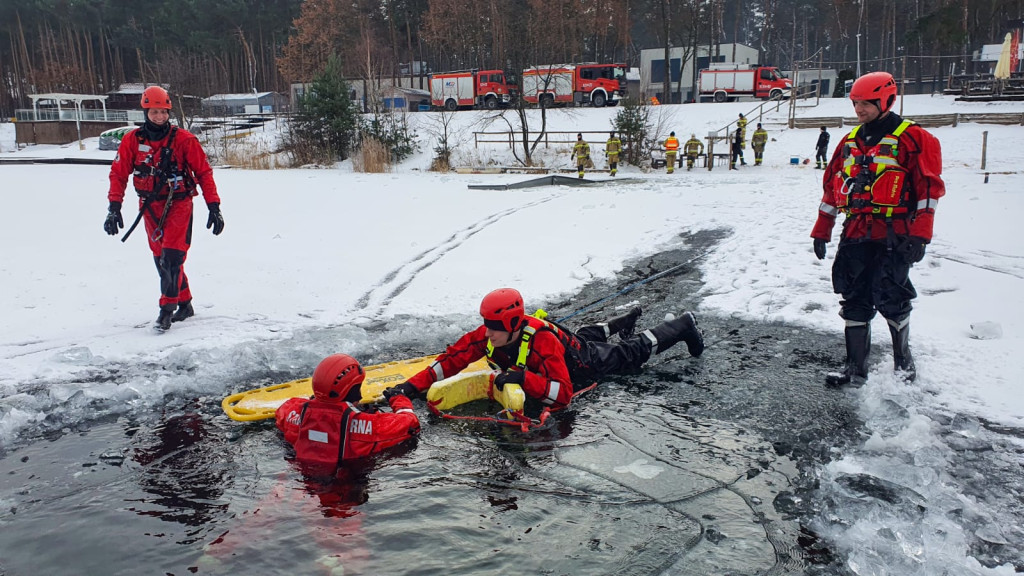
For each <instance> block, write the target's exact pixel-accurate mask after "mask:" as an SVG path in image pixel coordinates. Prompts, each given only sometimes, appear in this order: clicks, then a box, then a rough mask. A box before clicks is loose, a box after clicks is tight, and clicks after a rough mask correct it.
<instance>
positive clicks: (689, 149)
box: [683, 134, 704, 170]
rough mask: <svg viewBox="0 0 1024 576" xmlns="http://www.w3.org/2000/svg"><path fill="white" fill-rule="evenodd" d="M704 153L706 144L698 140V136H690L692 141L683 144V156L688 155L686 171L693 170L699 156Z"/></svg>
mask: <svg viewBox="0 0 1024 576" xmlns="http://www.w3.org/2000/svg"><path fill="white" fill-rule="evenodd" d="M703 153H704V143H703V142H701V141H700V140H697V135H696V134H690V139H689V140H687V141H686V144H683V154H685V155H686V169H687V170H693V163H694V162H696V161H697V156H700V155H701V154H703Z"/></svg>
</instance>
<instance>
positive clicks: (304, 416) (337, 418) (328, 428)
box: [276, 354, 420, 467]
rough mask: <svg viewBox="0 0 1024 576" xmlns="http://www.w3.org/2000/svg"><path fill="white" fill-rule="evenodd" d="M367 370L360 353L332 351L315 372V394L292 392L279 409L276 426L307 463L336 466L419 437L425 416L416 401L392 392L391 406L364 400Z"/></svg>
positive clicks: (299, 457) (296, 454)
mask: <svg viewBox="0 0 1024 576" xmlns="http://www.w3.org/2000/svg"><path fill="white" fill-rule="evenodd" d="M365 378H366V373H365V372H364V371H363V368H362V366H360V365H359V362H357V361H356V359H355V358H353V357H351V356H349V355H348V354H333V355H331V356H328V357H327V358H324V359H323V361H322V362H320V364H319V365H318V366H317V367H316V370H315V371H314V372H313V398H312V399H307V398H291V399H289V400H288V401H287V402H285V403H284V404H282V405H281V406H280V407H279V408H278V409H277V412H276V417H277V427H278V428H279V429H280V430H281V431H282V432H284V439H285V440H287V441H288V443H289V444H291V445H292V446H293V447H294V448H295V459H296V460H298V461H299V462H301V463H303V464H311V465H317V466H324V467H337V466H338V465H340V464H341V463H342V462H343V461H348V460H354V459H357V458H365V457H367V456H370V455H372V454H376V453H378V452H381V451H384V450H386V449H388V448H391V447H392V446H395V445H397V444H400V443H402V442H405V441H406V440H409V439H410V438H413V437H415V436H416V435H418V434H419V432H420V421H419V418H417V417H416V414H415V413H413V411H412V402H411V401H410V400H409V399H408V398H406V397H405V396H402V395H393V396H391V397H390V398H388V404H389V405H390V406H391V410H392V411H391V412H381V411H378V410H377V409H376V408H374V407H373V406H368V405H363V404H359V401H360V399H361V398H362V382H363V380H364V379H365Z"/></svg>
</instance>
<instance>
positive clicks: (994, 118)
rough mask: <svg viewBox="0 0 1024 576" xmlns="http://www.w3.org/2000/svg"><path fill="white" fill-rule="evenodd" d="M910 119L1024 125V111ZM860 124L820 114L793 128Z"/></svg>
mask: <svg viewBox="0 0 1024 576" xmlns="http://www.w3.org/2000/svg"><path fill="white" fill-rule="evenodd" d="M908 119H909V120H913V121H914V122H917V123H918V124H920V125H921V126H924V127H925V128H938V127H940V126H953V127H956V126H958V125H959V124H960V123H961V122H973V123H975V124H1002V125H1004V126H1024V113H1021V112H990V113H973V112H962V113H961V112H958V113H955V114H922V115H915V116H910V117H909V118H908ZM858 124H860V122H858V121H857V118H856V117H838V116H820V117H814V118H811V117H805V118H795V119H794V120H793V125H792V126H791V128H818V127H819V126H828V127H829V128H842V127H844V126H856V125H858Z"/></svg>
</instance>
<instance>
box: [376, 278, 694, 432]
mask: <svg viewBox="0 0 1024 576" xmlns="http://www.w3.org/2000/svg"><path fill="white" fill-rule="evenodd" d="M640 313H641V310H640V308H639V307H635V308H633V309H632V310H630V311H629V312H628V313H627V314H624V315H622V316H619V317H617V318H613V319H611V320H609V321H608V323H606V324H597V325H594V326H584V327H583V328H580V329H579V330H577V331H575V332H573V331H570V330H568V329H566V328H565V327H563V326H560V325H558V324H556V323H554V322H551V321H547V320H542V319H539V318H535V317H534V316H528V315H527V314H526V311H525V307H524V305H523V297H522V295H520V293H519V291H518V290H515V289H512V288H500V289H498V290H495V291H493V292H491V293H490V294H488V295H487V296H485V297H484V299H483V302H481V304H480V316H482V317H483V320H484V323H483V326H480V327H479V328H477V329H476V330H473V331H472V332H470V333H468V334H466V335H464V336H463V337H462V338H459V340H458V342H456V343H455V344H454V345H452V346H449V347H448V349H447V350H446V351H445V352H444V353H443V354H441V355H439V356H438V357H437V359H435V360H434V362H433V363H432V364H431V365H430V366H428V367H427V368H425V369H423V370H422V371H421V372H419V373H417V374H416V375H414V376H413V377H411V378H409V381H408V382H405V383H403V384H400V385H398V386H395V387H394V388H389V389H388V390H385V391H384V395H385V397H388V398H395V397H396V395H399V394H404V395H406V396H409V397H416V396H419V395H420V394H422V393H423V392H425V391H426V390H427V389H428V388H430V386H431V384H433V383H434V382H437V381H438V380H443V379H445V378H448V377H450V376H454V375H455V374H458V373H459V372H461V371H462V370H464V369H465V368H466V367H467V366H469V365H470V364H471V363H473V362H475V361H476V360H478V359H480V358H483V357H485V356H486V357H487V359H488V361H489V362H490V363H491V365H492V366H496V367H497V368H498V369H500V370H501V373H500V374H498V375H497V376H495V377H494V386H495V387H496V388H498V389H499V390H501V389H503V387H504V385H505V384H507V383H514V384H519V385H520V386H522V388H523V392H525V393H526V396H527V408H528V411H529V412H532V411H533V410H532V409H531V406H530V404H531V403H533V404H534V406H533V407H534V408H536V407H537V406H536V403H539V404H540V405H541V407H547V408H549V409H551V410H559V409H561V408H565V407H566V406H567V405H568V404H569V401H570V400H571V399H572V397H573V389H574V388H573V387H574V386H577V387H578V388H583V387H586V386H588V385H590V383H592V382H596V381H598V380H600V379H601V378H603V377H604V376H606V375H608V374H628V373H631V372H633V371H635V370H637V369H639V368H640V367H641V366H643V364H644V363H645V362H647V360H648V359H649V358H650V357H651V354H661V353H662V352H664V351H665V350H667V349H669V348H670V347H672V346H673V345H675V344H676V343H678V342H686V347H687V349H688V350H689V352H690V355H691V356H693V357H695V358H696V357H699V356H700V355H701V354H702V353H703V352H704V336H703V335H702V334H701V332H700V330H699V329H698V328H697V319H696V317H695V316H694V315H693V313H692V312H685V313H684V314H682V315H681V316H680V317H678V318H676V319H674V320H669V321H667V322H664V323H662V324H659V325H658V326H655V327H654V328H652V329H650V330H645V331H644V332H642V333H640V334H637V335H632V334H633V327H634V326H635V325H636V320H637V318H638V317H639V316H640ZM613 334H619V335H620V338H621V339H622V341H621V342H619V343H618V344H610V343H608V338H609V337H611V336H612V335H613Z"/></svg>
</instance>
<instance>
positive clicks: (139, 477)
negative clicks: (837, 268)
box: [0, 234, 1024, 575]
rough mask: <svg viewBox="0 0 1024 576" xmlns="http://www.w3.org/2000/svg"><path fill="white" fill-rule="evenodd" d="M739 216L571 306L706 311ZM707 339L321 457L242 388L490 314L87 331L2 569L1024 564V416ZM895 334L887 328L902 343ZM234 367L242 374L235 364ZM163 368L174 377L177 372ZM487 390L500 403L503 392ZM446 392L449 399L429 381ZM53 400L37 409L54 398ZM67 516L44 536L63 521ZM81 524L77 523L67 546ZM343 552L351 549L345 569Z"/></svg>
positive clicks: (2, 514)
mask: <svg viewBox="0 0 1024 576" xmlns="http://www.w3.org/2000/svg"><path fill="white" fill-rule="evenodd" d="M721 237H722V234H703V235H700V236H696V237H692V238H689V239H688V249H686V250H679V251H673V252H667V253H663V254H660V255H657V256H655V257H653V258H649V259H645V260H643V261H641V262H637V263H635V264H634V265H633V266H631V267H630V268H629V269H627V270H625V271H624V272H623V273H622V274H621V276H620V278H619V279H618V280H616V281H615V282H613V283H610V284H609V283H607V282H600V283H598V282H595V283H594V284H593V285H591V286H588V287H587V288H586V289H584V290H583V291H582V292H581V293H580V294H578V295H575V296H574V297H573V298H572V299H571V300H567V301H565V302H550V303H547V305H546V306H545V307H546V309H547V310H548V311H549V312H551V314H552V316H553V317H556V318H557V317H560V316H562V315H566V314H568V313H570V312H573V311H576V310H579V309H580V308H582V307H584V306H585V305H587V304H590V303H592V302H595V301H598V300H600V299H602V298H604V297H606V296H608V295H609V294H612V293H614V292H616V291H619V290H621V289H622V288H624V287H626V286H628V285H630V284H632V283H633V282H635V281H637V280H639V279H642V278H645V277H650V276H652V275H654V274H657V273H659V272H662V271H665V270H667V269H669V268H671V267H673V266H677V265H680V264H683V266H682V267H681V268H680V269H679V270H678V271H677V273H676V274H672V275H669V276H667V277H664V278H662V279H659V280H657V281H654V282H651V283H650V284H647V285H644V286H641V287H639V288H637V289H636V290H633V291H631V292H629V293H627V294H623V295H621V296H618V297H616V298H612V299H610V300H608V301H606V302H603V303H602V304H601V305H600V306H597V307H595V309H594V310H593V311H592V312H587V313H584V314H581V315H579V316H577V317H575V318H573V319H572V320H570V321H569V324H570V325H573V326H579V325H581V324H582V323H585V322H588V321H595V320H599V319H602V318H603V317H604V316H605V315H611V314H614V313H615V312H616V311H617V310H621V309H624V308H625V307H628V306H629V305H631V304H635V303H639V304H640V305H641V306H643V308H644V310H645V313H644V316H643V317H642V318H641V320H640V325H641V326H642V327H645V328H646V327H649V326H652V325H654V324H656V323H657V322H658V321H659V320H660V319H661V318H662V317H663V316H664V314H665V313H668V312H672V313H679V312H680V311H681V310H682V309H684V308H697V309H698V311H699V301H698V300H697V299H696V298H695V296H694V295H695V294H696V293H697V291H698V289H699V288H700V278H699V277H698V276H697V274H696V271H695V270H696V266H695V265H693V262H694V259H695V258H699V256H700V254H701V251H702V250H703V249H704V247H706V246H708V245H710V244H712V243H714V242H717V241H719V240H720V238H721ZM699 317H700V322H701V327H702V328H703V329H704V330H705V332H706V334H707V341H708V349H707V350H706V352H705V354H704V356H703V357H702V358H701V359H699V360H694V359H691V358H689V357H688V356H687V355H686V352H685V349H684V348H683V347H677V348H676V349H673V350H672V351H670V352H669V353H667V354H663V355H661V356H658V357H655V358H654V359H652V361H651V362H650V363H649V365H648V367H647V369H646V370H645V371H644V372H643V373H641V374H637V375H631V376H621V377H615V378H610V379H609V380H608V381H607V382H604V383H602V385H601V386H600V387H599V388H598V389H597V390H595V391H594V392H592V393H589V394H587V395H585V396H584V397H582V398H580V399H579V400H578V402H577V404H576V405H575V406H574V409H573V410H572V411H570V412H568V413H566V414H564V415H562V416H561V417H560V418H559V419H558V420H557V421H555V422H553V424H552V425H551V426H550V427H548V428H547V429H545V430H541V431H537V432H535V433H532V434H529V435H526V436H524V435H522V434H521V433H519V432H517V431H514V430H508V429H494V428H491V427H488V426H484V425H479V424H467V423H453V422H451V421H439V420H436V419H433V418H426V417H424V418H423V420H424V430H423V434H422V437H421V439H420V440H419V442H418V443H417V444H416V445H415V446H414V447H411V448H410V449H408V450H406V451H403V452H402V453H398V454H393V455H389V456H387V457H385V458H381V459H378V460H376V461H375V462H373V463H371V465H369V466H368V467H367V468H365V469H361V470H357V471H353V472H352V473H350V474H349V475H348V476H346V477H345V478H343V479H340V480H336V481H329V482H327V481H322V480H317V479H306V478H304V477H303V476H302V475H301V473H300V472H299V471H298V470H296V469H295V468H294V467H293V466H292V465H291V464H290V463H289V462H287V461H286V459H285V456H286V455H287V450H286V449H285V447H284V444H283V441H282V440H280V438H279V436H278V434H277V433H276V431H275V430H274V429H273V425H272V424H271V423H261V424H240V423H236V422H232V421H230V420H228V419H227V418H226V417H225V416H223V415H222V414H221V413H220V410H219V406H218V404H219V399H220V396H221V395H222V394H220V393H218V394H212V395H211V394H208V393H207V394H197V393H196V390H198V391H207V392H208V391H209V390H219V392H222V393H223V394H227V393H230V392H234V391H237V390H240V389H243V388H251V387H253V386H259V385H264V384H268V383H272V382H278V381H283V380H289V379H293V378H297V377H303V376H306V375H308V373H309V372H310V371H311V370H312V367H313V366H315V364H316V362H317V361H318V360H319V359H320V358H321V357H322V356H324V355H326V354H328V353H330V352H333V351H337V350H345V351H348V352H351V353H355V354H356V355H358V356H360V357H361V358H363V359H364V360H365V361H366V362H368V363H369V362H378V361H384V360H389V359H393V358H396V357H403V356H409V355H418V354H423V353H427V352H435V351H437V350H439V349H441V348H442V347H443V345H444V344H446V343H449V342H451V341H453V340H454V339H455V338H456V337H457V336H458V335H459V333H460V331H461V330H462V329H465V328H469V327H471V326H472V323H473V321H474V320H473V318H472V317H470V316H456V317H454V319H448V321H438V320H436V319H418V318H396V319H393V320H391V321H389V322H387V323H375V324H368V325H365V326H362V327H351V326H346V327H338V328H329V329H325V330H322V331H316V332H310V333H305V334H296V335H295V336H294V337H292V338H289V339H287V340H284V341H281V342H276V343H266V344H259V345H253V346H247V347H240V348H238V349H232V350H226V351H209V352H195V353H184V352H183V353H181V354H179V355H172V356H171V358H170V359H169V361H168V362H167V363H166V364H164V365H161V366H155V365H113V364H111V363H109V362H107V361H105V360H104V359H103V358H100V357H94V356H93V355H92V354H91V353H89V351H88V350H86V349H75V350H71V351H68V352H64V353H62V357H61V361H62V362H66V363H69V364H71V365H75V366H79V367H80V369H79V370H78V371H77V376H76V378H75V380H74V381H65V380H60V381H58V380H52V381H49V380H46V379H40V380H39V381H35V382H26V383H24V384H23V385H21V386H20V387H19V390H18V391H19V394H18V395H16V396H12V397H10V398H7V399H5V401H4V404H3V405H2V406H0V410H5V411H8V412H7V413H10V412H9V411H13V410H19V409H20V410H22V411H23V412H24V413H25V414H26V415H32V414H36V413H43V414H45V417H43V418H42V419H39V420H38V421H35V422H33V423H32V424H31V425H30V426H29V428H28V429H27V430H26V432H25V433H23V434H22V435H21V438H20V440H19V442H18V443H17V444H15V445H14V446H11V447H8V448H7V450H6V452H5V453H4V454H3V455H2V457H0V551H2V552H3V553H2V554H0V573H4V574H9V575H15V574H41V573H46V574H55V575H56V574H79V573H105V574H138V573H170V574H189V573H199V574H204V573H210V574H217V573H236V572H239V571H251V570H252V568H253V566H260V567H261V570H260V573H267V574H278V573H281V574H284V573H288V574H292V573H295V572H296V569H298V568H301V570H300V572H304V573H335V574H340V573H346V574H352V573H356V574H385V573H389V574H397V573H401V574H438V573H449V574H495V573H500V572H515V573H524V574H527V573H528V574H535V573H549V574H804V573H806V574H922V575H923V574H994V573H1012V572H1013V570H1012V569H1011V568H1010V565H1005V566H1003V567H1002V569H991V568H986V567H992V566H997V565H999V564H1002V563H1005V562H1014V563H1016V564H1017V565H1018V566H1021V567H1022V568H1024V562H1022V560H1021V550H1022V549H1024V534H1022V533H1021V528H1020V519H1021V518H1022V516H1024V515H1022V513H1021V510H1020V507H1021V504H1020V500H1019V494H1020V493H1021V490H1022V486H1021V484H1022V479H1021V474H1020V464H1021V450H1022V446H1024V442H1022V439H1021V431H1019V430H1012V429H1009V430H1008V429H1002V428H999V427H997V426H994V425H992V424H990V423H987V422H985V421H980V420H978V419H974V418H970V417H965V416H962V415H958V414H946V413H941V412H939V411H937V410H935V409H928V410H924V409H919V408H918V406H923V405H927V403H926V402H924V401H923V400H924V398H923V395H926V394H927V382H920V383H918V385H915V386H911V387H908V386H906V385H904V384H902V383H901V382H898V381H897V380H896V379H895V378H892V377H891V376H888V375H886V374H881V373H880V374H877V375H876V374H874V373H873V374H872V378H871V380H870V381H869V383H868V385H867V386H865V387H864V388H863V389H860V390H830V389H827V388H825V387H824V386H822V385H821V377H822V375H823V373H824V372H825V371H826V370H828V369H830V368H833V367H834V366H836V365H837V364H838V362H839V361H840V360H841V357H842V349H841V346H842V342H841V334H840V333H839V328H838V326H837V331H836V333H835V334H816V333H809V332H807V331H805V330H801V329H797V328H794V327H792V326H786V325H781V324H762V323H754V322H749V321H746V320H743V319H738V318H723V317H715V316H712V315H709V314H700V316H699ZM887 344H888V343H887V341H886V342H876V347H875V354H876V356H877V355H884V354H885V353H886V350H885V349H884V348H883V346H887ZM215 382H223V383H224V384H221V385H220V386H219V387H218V385H217V384H214V383H215ZM154 391H159V392H162V394H159V393H157V394H155V393H154ZM480 409H481V410H483V409H485V408H484V407H480ZM417 410H418V412H419V413H420V414H421V415H424V414H425V413H426V411H425V410H424V407H423V405H422V403H421V402H417ZM29 417H32V416H29ZM40 535H45V537H40ZM54 542H60V546H54ZM332 570H333V572H332Z"/></svg>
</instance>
